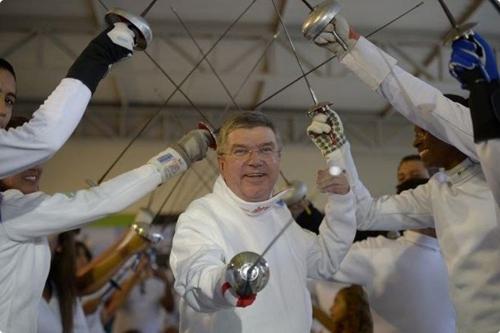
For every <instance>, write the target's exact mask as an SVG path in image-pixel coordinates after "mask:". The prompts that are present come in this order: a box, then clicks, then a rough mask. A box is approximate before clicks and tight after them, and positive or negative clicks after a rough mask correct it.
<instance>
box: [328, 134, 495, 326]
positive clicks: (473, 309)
mask: <svg viewBox="0 0 500 333" xmlns="http://www.w3.org/2000/svg"><path fill="white" fill-rule="evenodd" d="M329 158H330V161H329V163H334V164H336V165H338V166H341V167H344V168H345V169H346V170H347V173H348V178H349V181H350V184H351V188H352V190H353V191H354V193H355V196H356V219H357V223H358V229H361V230H368V229H374V230H401V229H419V228H430V227H433V228H436V233H437V236H438V239H439V244H440V247H441V251H442V253H443V257H444V259H445V262H446V266H447V270H448V276H449V282H448V285H449V289H450V297H451V299H452V301H453V304H454V306H455V310H456V315H457V330H458V331H459V332H494V330H495V329H496V331H498V329H499V328H500V265H499V264H498V263H500V242H499V241H498V240H499V239H500V222H499V220H500V219H499V218H500V213H499V210H498V205H497V204H496V202H495V200H494V198H493V194H492V193H491V191H490V189H489V188H488V185H487V184H486V181H485V179H484V175H483V173H482V171H481V166H480V165H479V164H478V163H474V162H473V161H471V160H470V159H465V160H464V161H463V162H462V163H461V164H459V165H457V166H456V167H455V168H453V169H452V170H449V171H447V172H438V173H436V174H435V175H433V176H432V177H431V179H430V180H429V182H428V183H427V184H424V185H420V186H419V187H417V188H416V189H414V190H408V191H404V192H402V193H401V194H399V195H385V196H382V197H380V198H376V199H375V198H372V196H371V195H370V193H369V192H368V190H367V189H366V188H365V187H364V185H363V184H362V183H361V182H360V181H359V178H358V175H357V171H356V168H355V165H354V162H353V160H352V156H351V153H350V150H349V144H348V143H347V144H345V145H344V146H343V147H342V148H341V149H339V150H337V151H335V152H334V153H333V154H331V155H330V156H329ZM343 163H345V164H343Z"/></svg>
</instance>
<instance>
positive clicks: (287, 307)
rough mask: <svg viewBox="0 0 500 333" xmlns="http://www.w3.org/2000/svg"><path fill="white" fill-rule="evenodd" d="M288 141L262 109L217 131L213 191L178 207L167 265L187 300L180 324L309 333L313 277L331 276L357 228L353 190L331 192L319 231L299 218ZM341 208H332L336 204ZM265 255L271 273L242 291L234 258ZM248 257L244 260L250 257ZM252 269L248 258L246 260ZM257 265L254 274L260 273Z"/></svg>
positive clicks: (193, 328)
mask: <svg viewBox="0 0 500 333" xmlns="http://www.w3.org/2000/svg"><path fill="white" fill-rule="evenodd" d="M281 147H282V146H281V142H280V140H279V135H278V133H277V132H276V130H275V127H274V125H273V124H272V122H271V121H270V120H269V119H268V118H267V116H265V115H264V114H262V113H261V112H256V111H255V112H242V113H238V114H237V115H236V116H235V117H234V118H231V119H229V120H227V121H226V122H224V125H223V126H222V128H221V130H220V132H219V144H218V151H217V152H218V163H219V171H220V176H219V177H218V179H217V180H216V182H215V185H214V188H213V192H212V193H210V194H207V195H206V196H204V197H202V198H200V199H198V200H195V201H193V202H192V203H191V204H190V205H189V207H188V208H187V210H186V211H185V212H184V213H183V214H182V215H181V216H180V218H179V220H178V222H177V227H176V231H175V235H174V239H173V248H172V252H171V255H170V265H171V267H172V272H173V273H174V276H175V289H176V291H177V293H178V294H179V295H180V296H181V297H182V299H181V302H180V332H232V333H237V332H260V333H265V332H269V333H271V332H272V333H275V332H288V333H294V332H296V333H299V332H300V333H304V332H308V331H309V330H310V328H311V323H312V314H311V311H312V310H311V299H310V295H309V292H308V290H307V287H306V280H307V278H317V279H328V278H331V277H332V276H333V274H334V273H335V272H336V270H337V269H338V267H339V265H340V262H341V260H342V258H343V256H344V255H345V253H346V252H347V250H348V248H349V246H350V244H351V242H352V240H353V238H354V234H355V220H354V206H353V205H354V200H353V199H354V198H353V195H352V193H351V192H350V191H349V189H348V188H343V189H338V190H339V192H341V193H344V194H343V195H336V194H332V195H329V196H328V203H327V205H326V211H327V212H329V214H328V216H329V218H326V219H325V220H324V221H323V223H322V225H321V227H320V233H319V235H315V234H313V233H311V232H308V231H305V230H303V229H302V228H301V227H300V226H299V225H297V224H296V223H294V222H293V220H292V216H291V213H290V211H289V210H288V208H287V207H286V205H285V203H284V201H283V200H281V197H282V195H283V192H282V193H278V194H275V195H273V189H274V186H275V184H276V182H277V179H278V177H279V166H280V154H281ZM334 211H335V214H334V213H333V212H334ZM285 225H287V226H288V229H286V230H285V231H284V233H282V234H281V237H279V238H277V241H276V243H274V244H273V246H272V247H271V248H270V250H269V252H267V253H266V254H265V256H264V258H265V260H266V261H267V263H268V265H269V280H268V282H267V285H266V286H265V288H263V289H262V290H261V291H260V292H259V293H258V294H257V295H247V294H243V293H242V292H241V291H240V290H239V289H238V288H237V287H234V285H233V284H231V283H229V285H228V283H227V282H228V280H227V279H226V276H227V275H226V272H227V271H229V269H230V268H226V266H227V265H228V263H229V262H230V260H231V259H232V258H233V257H234V256H235V255H237V254H239V253H241V252H242V251H252V252H255V253H257V254H261V253H262V252H263V251H264V249H265V248H266V247H267V246H268V245H269V244H270V241H271V240H272V239H273V238H274V237H275V236H276V235H277V234H278V233H279V232H280V230H283V229H282V228H283V227H284V226H285ZM243 267H244V266H243ZM248 269H249V268H248ZM253 276H254V275H253V274H251V278H253Z"/></svg>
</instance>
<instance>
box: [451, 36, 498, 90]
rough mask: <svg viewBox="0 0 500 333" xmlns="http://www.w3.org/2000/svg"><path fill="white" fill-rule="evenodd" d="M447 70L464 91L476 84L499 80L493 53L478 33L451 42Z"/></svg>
mask: <svg viewBox="0 0 500 333" xmlns="http://www.w3.org/2000/svg"><path fill="white" fill-rule="evenodd" d="M449 70H450V74H451V75H452V76H453V77H455V78H456V79H457V80H458V81H459V82H460V83H461V84H462V88H465V89H469V87H470V86H471V84H473V83H476V82H491V81H494V80H498V78H499V75H498V68H497V64H496V59H495V52H494V51H493V49H492V47H491V46H490V45H489V44H488V43H487V42H486V40H484V38H483V37H481V35H479V34H478V33H474V34H472V35H470V36H469V37H468V38H459V39H457V40H456V41H454V42H453V44H452V54H451V59H450V63H449Z"/></svg>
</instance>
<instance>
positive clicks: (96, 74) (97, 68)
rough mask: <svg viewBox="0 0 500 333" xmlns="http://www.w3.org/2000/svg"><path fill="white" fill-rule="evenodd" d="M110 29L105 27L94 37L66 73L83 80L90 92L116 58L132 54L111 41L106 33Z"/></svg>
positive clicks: (93, 90)
mask: <svg viewBox="0 0 500 333" xmlns="http://www.w3.org/2000/svg"><path fill="white" fill-rule="evenodd" d="M111 29H112V28H108V29H106V30H105V31H103V32H101V33H100V34H99V35H98V36H97V37H96V38H94V39H93V40H92V41H91V42H90V43H89V45H88V46H87V47H86V48H85V49H84V50H83V51H82V53H81V54H80V56H78V58H77V59H76V60H75V62H74V63H73V65H72V66H71V67H70V69H69V70H68V74H66V77H69V78H74V79H77V80H79V81H81V82H83V84H85V85H86V86H87V87H88V88H89V89H90V91H91V92H92V94H93V93H94V92H95V90H96V88H97V85H98V84H99V82H100V81H101V80H102V78H103V77H104V76H105V75H106V73H107V71H108V69H109V67H110V66H111V65H112V64H114V63H115V62H117V61H118V60H120V59H122V58H124V57H126V56H129V55H131V54H132V52H131V51H130V50H128V49H126V48H124V47H122V46H119V45H116V44H115V43H113V41H112V40H111V39H110V38H109V36H108V35H107V33H108V32H109V31H110V30H111Z"/></svg>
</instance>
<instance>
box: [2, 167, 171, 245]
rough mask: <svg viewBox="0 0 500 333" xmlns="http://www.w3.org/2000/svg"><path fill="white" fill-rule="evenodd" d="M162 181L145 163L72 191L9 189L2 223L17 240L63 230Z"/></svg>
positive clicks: (134, 198)
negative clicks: (88, 186)
mask: <svg viewBox="0 0 500 333" xmlns="http://www.w3.org/2000/svg"><path fill="white" fill-rule="evenodd" d="M160 184H161V175H160V173H159V172H158V171H157V169H156V168H154V167H153V166H151V165H144V166H142V167H140V168H137V169H135V170H132V171H129V172H127V173H124V174H122V175H120V176H118V177H115V178H113V179H111V180H109V181H106V182H104V183H102V184H101V185H99V186H96V187H92V188H90V189H86V190H80V191H77V192H74V193H71V194H62V193H57V194H54V195H52V196H50V195H47V194H44V193H41V192H36V193H32V194H28V195H22V194H21V193H20V192H19V191H17V190H9V191H6V192H4V198H3V201H2V207H1V223H0V226H2V228H3V231H4V232H5V233H6V234H7V236H8V237H9V238H11V239H13V240H16V241H24V240H29V239H32V238H33V237H39V236H47V235H50V234H54V233H60V232H63V231H66V230H71V229H75V228H78V227H80V226H81V225H83V224H85V223H87V222H91V221H95V220H97V219H99V218H102V217H104V216H106V215H108V214H112V213H117V212H119V211H121V210H123V209H124V208H126V207H127V206H129V205H130V204H132V203H134V202H135V201H137V200H139V199H140V198H142V197H143V196H144V195H145V194H147V193H149V192H151V191H152V190H153V189H155V188H156V187H157V186H158V185H160Z"/></svg>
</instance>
